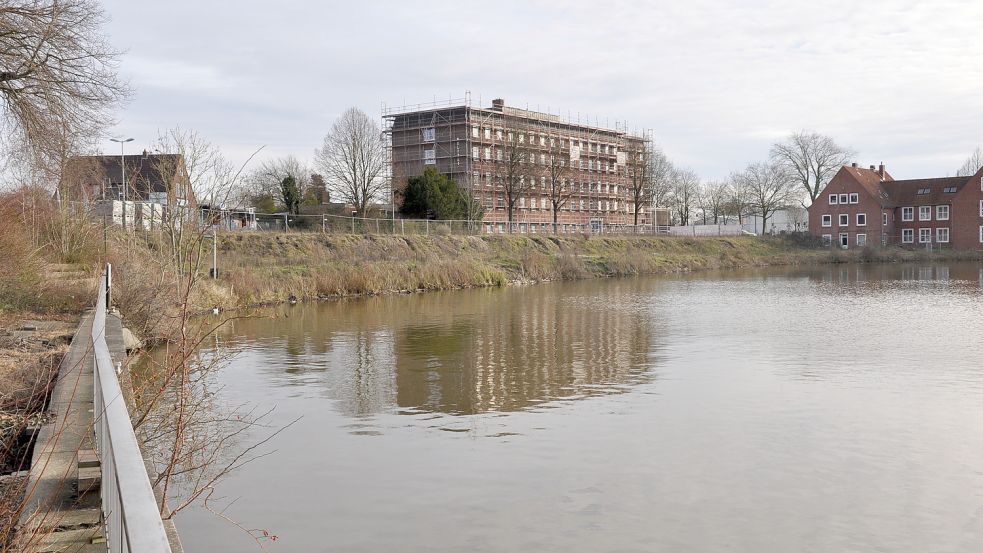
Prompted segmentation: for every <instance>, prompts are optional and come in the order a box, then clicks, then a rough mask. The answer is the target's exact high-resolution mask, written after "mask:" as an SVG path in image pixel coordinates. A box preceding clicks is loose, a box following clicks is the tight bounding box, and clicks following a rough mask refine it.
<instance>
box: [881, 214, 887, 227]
mask: <svg viewBox="0 0 983 553" xmlns="http://www.w3.org/2000/svg"><path fill="white" fill-rule="evenodd" d="M881 224H882V225H885V226H887V213H881Z"/></svg>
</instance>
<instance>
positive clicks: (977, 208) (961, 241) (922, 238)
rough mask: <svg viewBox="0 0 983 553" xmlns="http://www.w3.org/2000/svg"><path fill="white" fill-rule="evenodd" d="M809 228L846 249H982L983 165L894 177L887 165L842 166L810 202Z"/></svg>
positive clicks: (827, 240) (829, 241)
mask: <svg viewBox="0 0 983 553" xmlns="http://www.w3.org/2000/svg"><path fill="white" fill-rule="evenodd" d="M809 232H810V233H811V234H812V235H813V236H817V237H820V238H822V239H823V240H824V241H825V242H826V243H828V244H832V245H837V246H839V247H842V248H854V247H858V246H859V247H863V246H865V245H867V244H870V245H889V244H893V245H900V246H903V247H912V248H914V247H922V248H926V247H931V248H953V249H960V250H983V170H980V171H979V172H977V173H976V174H975V175H973V176H969V177H943V178H934V179H914V180H894V178H893V177H892V176H891V175H890V174H889V173H888V172H887V171H885V169H884V165H881V166H880V167H877V168H875V167H874V166H873V165H871V166H870V168H869V169H863V168H860V167H857V164H856V163H854V164H853V165H851V166H846V167H843V168H841V169H840V171H839V172H838V173H836V176H834V177H833V178H832V180H830V182H829V184H828V185H827V186H826V188H825V189H823V192H822V193H821V194H820V195H819V196H818V197H817V198H816V201H815V202H813V204H812V205H811V206H809Z"/></svg>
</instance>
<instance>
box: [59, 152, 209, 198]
mask: <svg viewBox="0 0 983 553" xmlns="http://www.w3.org/2000/svg"><path fill="white" fill-rule="evenodd" d="M123 159H124V164H125V167H126V180H127V181H128V182H129V187H128V188H129V189H130V190H135V191H136V192H137V193H138V194H140V195H141V196H142V197H143V199H147V198H148V197H149V195H150V193H151V192H158V193H166V192H168V191H169V190H168V189H169V188H170V187H175V190H174V191H175V192H177V193H178V197H184V196H185V193H186V194H187V196H188V197H189V199H193V198H191V196H193V194H194V193H193V191H191V189H190V186H187V178H186V174H185V169H184V157H183V156H182V155H181V154H151V153H146V152H144V153H142V154H135V155H128V156H123ZM120 167H121V164H120V156H114V155H102V156H75V157H73V158H71V159H70V160H69V162H68V167H66V170H65V172H64V175H63V176H64V177H67V180H66V181H65V182H66V184H68V185H69V186H79V185H100V186H102V185H114V186H119V185H120V184H122V182H123V175H122V171H121V170H120Z"/></svg>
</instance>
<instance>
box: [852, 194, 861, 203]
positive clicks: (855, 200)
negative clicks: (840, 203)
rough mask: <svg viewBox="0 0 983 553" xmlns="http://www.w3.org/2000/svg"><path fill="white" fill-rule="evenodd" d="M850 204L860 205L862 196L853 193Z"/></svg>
mask: <svg viewBox="0 0 983 553" xmlns="http://www.w3.org/2000/svg"><path fill="white" fill-rule="evenodd" d="M850 203H851V204H859V203H860V194H857V193H856V192H851V193H850Z"/></svg>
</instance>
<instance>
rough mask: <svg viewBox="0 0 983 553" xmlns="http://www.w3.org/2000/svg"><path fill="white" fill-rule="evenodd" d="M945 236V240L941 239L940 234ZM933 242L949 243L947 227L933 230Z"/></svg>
mask: <svg viewBox="0 0 983 553" xmlns="http://www.w3.org/2000/svg"><path fill="white" fill-rule="evenodd" d="M943 231H944V234H945V240H943V239H942V234H943ZM935 241H936V242H938V243H939V244H948V243H949V227H938V228H936V229H935Z"/></svg>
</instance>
